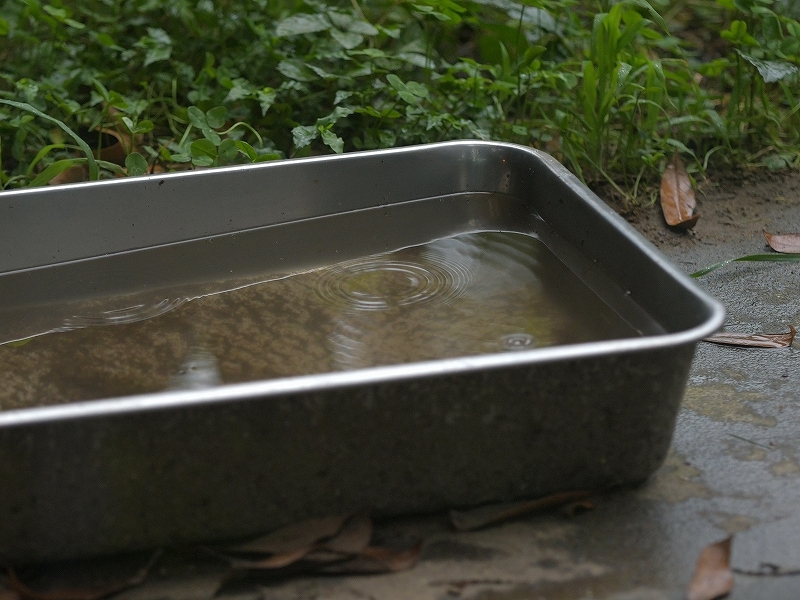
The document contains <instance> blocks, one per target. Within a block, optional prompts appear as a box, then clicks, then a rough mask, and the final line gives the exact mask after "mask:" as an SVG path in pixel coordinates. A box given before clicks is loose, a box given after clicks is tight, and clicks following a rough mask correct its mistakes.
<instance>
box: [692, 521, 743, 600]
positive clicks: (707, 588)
mask: <svg viewBox="0 0 800 600" xmlns="http://www.w3.org/2000/svg"><path fill="white" fill-rule="evenodd" d="M732 541H733V538H732V537H729V538H726V539H724V540H722V541H720V542H716V543H714V544H709V545H708V546H706V547H705V548H703V550H702V551H701V552H700V556H699V557H698V558H697V564H696V565H695V568H694V575H693V576H692V580H691V582H689V589H688V590H687V591H686V600H714V599H715V598H722V597H723V596H726V595H728V594H729V593H730V592H731V590H733V572H732V571H731V567H730V560H731V542H732Z"/></svg>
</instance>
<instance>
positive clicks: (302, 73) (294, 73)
mask: <svg viewBox="0 0 800 600" xmlns="http://www.w3.org/2000/svg"><path fill="white" fill-rule="evenodd" d="M278 72H279V73H280V74H281V75H283V76H284V77H288V78H289V79H294V80H295V81H315V80H316V79H318V77H317V76H316V74H315V73H314V72H313V71H311V70H310V69H309V68H308V67H307V66H306V65H305V64H304V63H303V62H302V61H299V60H294V59H292V60H282V61H281V62H280V63H278Z"/></svg>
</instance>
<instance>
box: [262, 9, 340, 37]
mask: <svg viewBox="0 0 800 600" xmlns="http://www.w3.org/2000/svg"><path fill="white" fill-rule="evenodd" d="M330 26H331V24H330V23H329V22H328V20H327V19H325V18H324V17H323V16H321V15H312V14H307V13H299V14H296V15H292V16H290V17H287V18H285V19H284V20H283V21H280V22H279V23H278V25H277V27H276V28H275V34H276V35H277V36H278V37H288V36H292V35H300V34H303V33H315V32H317V31H325V30H326V29H329V28H330Z"/></svg>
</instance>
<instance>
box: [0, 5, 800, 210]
mask: <svg viewBox="0 0 800 600" xmlns="http://www.w3.org/2000/svg"><path fill="white" fill-rule="evenodd" d="M785 4H786V2H785V0H683V1H682V2H680V3H676V2H672V1H669V0H652V3H648V1H647V0H619V1H612V0H598V1H594V0H446V1H444V2H442V1H439V0H437V1H435V2H434V1H433V0H414V1H410V0H369V1H367V0H362V1H361V2H359V1H357V0H338V1H337V0H328V1H325V0H304V1H301V0H275V1H273V0H269V1H268V0H250V1H249V2H245V1H244V0H219V1H218V2H212V0H200V1H199V2H194V1H192V2H189V1H188V0H165V1H162V0H159V1H156V0H128V1H126V2H123V1H122V0H84V1H81V2H78V1H77V0H0V15H2V17H0V158H2V163H1V165H2V166H1V168H0V186H1V187H2V188H12V187H21V186H27V185H39V184H43V183H46V182H47V181H48V180H49V179H50V178H52V177H54V176H56V175H58V174H59V173H60V172H62V171H63V170H65V169H67V168H69V167H74V166H82V165H85V166H86V167H87V169H88V176H89V177H91V178H95V177H97V176H99V177H110V176H115V175H119V174H121V173H125V172H127V173H128V174H142V173H145V172H152V171H158V170H171V169H177V168H202V167H213V166H218V165H228V164H236V163H243V162H257V161H262V160H274V159H278V158H284V157H292V156H306V155H309V154H312V153H313V154H317V153H323V152H343V151H348V150H357V149H371V148H385V147H390V146H395V145H405V144H413V143H427V142H434V141H440V140H446V139H455V138H480V139H498V140H507V141H512V142H516V143H521V144H527V145H531V146H535V147H538V148H542V149H545V150H547V151H549V152H551V153H552V154H554V155H555V156H556V157H557V158H559V159H560V160H562V161H563V162H564V163H565V164H566V165H567V166H569V167H570V168H571V169H572V170H573V171H574V172H576V173H577V174H578V175H579V176H580V177H582V178H583V179H584V180H585V181H587V182H590V183H591V182H593V181H601V180H604V181H607V182H610V183H611V184H612V185H614V186H616V187H617V189H618V191H620V192H621V193H623V194H625V195H629V196H636V194H637V192H638V190H639V189H640V185H641V184H642V182H647V181H652V180H654V179H656V178H657V176H658V173H659V171H660V169H661V168H662V167H663V164H664V161H665V157H667V156H669V155H671V154H672V152H673V151H674V150H675V149H678V150H679V151H680V152H681V153H682V154H683V155H684V157H685V158H687V159H690V162H692V164H693V167H692V168H693V169H694V170H695V171H697V170H703V169H705V168H707V167H709V166H717V165H721V164H728V165H732V164H752V165H758V166H764V167H769V168H776V169H777V168H784V167H787V166H794V165H796V164H797V163H798V161H800V88H799V87H798V80H799V77H800V75H799V73H800V23H798V21H797V18H798V15H797V14H792V13H791V11H789V10H788V9H787V8H786V6H784V5H785ZM789 4H791V3H789ZM109 136H113V137H109ZM110 142H119V143H121V145H122V147H123V150H124V152H123V155H122V156H121V157H119V158H113V159H112V158H109V157H107V156H106V154H105V153H104V149H105V147H106V146H107V145H108V143H110Z"/></svg>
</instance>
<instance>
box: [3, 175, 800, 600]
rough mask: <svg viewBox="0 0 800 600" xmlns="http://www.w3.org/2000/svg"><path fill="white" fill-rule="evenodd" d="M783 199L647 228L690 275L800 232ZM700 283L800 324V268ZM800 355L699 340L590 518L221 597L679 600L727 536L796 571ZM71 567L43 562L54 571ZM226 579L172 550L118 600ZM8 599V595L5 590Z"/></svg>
mask: <svg viewBox="0 0 800 600" xmlns="http://www.w3.org/2000/svg"><path fill="white" fill-rule="evenodd" d="M742 193H744V194H745V196H746V190H744V191H740V194H739V195H740V196H741V194H742ZM792 193H793V194H794V195H793V196H792V197H789V196H788V195H787V196H780V197H777V196H776V195H775V194H774V193H773V194H772V196H775V197H772V198H767V199H766V200H765V201H764V202H761V203H760V204H758V203H757V204H756V205H755V206H756V208H755V209H754V208H752V207H751V204H752V203H751V204H747V203H746V202H745V203H744V204H742V202H744V201H742V202H739V203H738V204H737V203H736V202H735V201H734V200H732V199H726V198H721V199H720V198H717V199H716V201H717V203H716V204H712V203H711V201H710V200H709V201H707V203H706V206H705V210H706V211H707V213H706V215H705V217H704V219H701V221H700V223H699V224H698V227H697V230H696V231H695V232H694V233H691V234H688V235H686V234H678V233H675V232H670V231H667V230H666V228H662V229H663V230H662V229H659V227H660V225H658V226H656V227H643V228H642V229H643V230H646V231H647V233H648V235H649V236H650V237H651V238H652V239H653V240H654V241H655V242H656V243H657V244H658V245H659V246H661V248H662V249H663V250H664V251H665V252H666V253H667V254H668V255H669V256H670V257H671V258H672V259H673V260H674V261H676V262H677V263H678V264H679V265H681V266H682V267H683V268H685V270H686V271H687V272H691V271H694V270H695V269H697V268H699V267H702V266H705V265H708V264H711V263H713V262H716V261H718V260H721V259H724V258H730V257H734V256H740V255H743V254H753V253H759V252H763V251H765V247H764V242H763V238H761V237H759V235H758V232H759V231H760V229H761V228H766V229H769V230H770V231H773V232H778V233H789V232H798V231H800V194H797V193H796V192H795V191H793V192H792ZM776 198H777V199H776ZM745 199H746V198H745ZM762 200H763V198H762ZM702 203H703V202H702V199H701V209H703V206H702ZM740 204H741V205H742V206H745V207H750V208H747V211H749V212H747V214H745V215H744V217H742V216H741V215H738V213H737V211H739V210H740V208H741V207H740ZM726 211H727V212H726ZM728 213H730V214H731V215H736V218H738V220H739V221H741V220H742V219H748V220H749V221H748V223H749V225H748V226H746V227H743V226H741V224H739V225H736V224H735V223H734V224H733V225H730V226H729V225H726V224H725V219H724V218H721V217H720V215H723V216H724V215H725V214H728ZM680 236H683V237H680ZM700 284H701V285H702V286H704V287H705V288H706V289H708V290H709V291H710V292H711V293H712V294H713V295H714V296H716V297H717V298H719V299H720V300H721V301H722V302H723V303H724V304H725V305H726V307H727V310H728V320H727V326H726V327H727V330H729V331H746V332H751V333H756V332H762V333H764V332H766V333H778V332H783V331H786V330H787V329H788V324H789V323H792V324H794V325H795V326H800V264H794V265H793V264H790V263H788V264H772V263H739V264H734V265H730V266H728V267H726V268H724V269H721V270H719V271H717V272H715V273H712V274H710V275H708V276H707V277H705V278H704V279H702V280H700ZM798 349H800V341H796V342H795V345H794V348H790V349H777V350H758V349H737V348H727V347H721V346H715V345H712V344H707V343H703V344H700V346H699V348H698V351H697V356H696V359H695V363H694V366H693V369H692V372H691V377H690V380H689V385H688V387H687V390H686V396H685V400H684V405H683V409H682V411H681V413H680V416H679V419H678V423H677V428H676V432H675V437H674V441H673V445H672V450H671V451H670V454H669V456H668V458H667V460H666V462H665V464H664V465H663V467H662V468H661V469H660V470H659V471H658V472H657V473H656V474H655V475H654V476H653V477H652V478H651V479H650V480H649V481H648V482H647V483H646V484H645V485H643V486H642V487H639V488H637V489H628V490H619V491H617V492H615V493H612V494H608V495H605V496H602V497H599V498H597V499H596V507H595V508H594V509H593V510H590V511H588V512H585V513H582V514H580V515H577V516H574V517H571V518H567V517H565V516H562V515H561V514H559V513H557V512H556V513H550V514H545V515H539V516H533V517H529V518H525V519H522V520H519V521H516V522H511V523H507V524H505V525H501V526H498V527H494V528H489V529H486V530H483V531H478V532H471V533H454V532H453V531H452V530H451V529H450V528H449V526H448V524H447V520H446V517H445V516H444V515H433V516H426V517H419V518H409V519H404V520H398V521H393V522H391V523H384V524H382V526H381V528H380V531H379V535H380V536H381V537H382V538H383V539H385V540H388V541H390V542H403V541H413V540H415V539H419V538H423V539H424V540H425V545H424V549H423V552H422V555H421V557H420V561H419V563H418V564H417V565H416V567H414V568H413V569H410V570H408V571H404V572H401V573H397V574H392V575H381V576H369V577H336V578H334V577H300V578H295V579H290V580H286V581H282V582H275V581H272V582H270V581H267V580H263V579H262V580H248V581H242V582H240V583H238V584H235V585H229V586H226V587H225V588H223V590H222V592H221V597H222V598H226V599H229V600H234V599H235V600H312V599H314V600H316V599H319V600H323V599H325V600H334V599H336V600H351V599H352V600H357V599H358V600H361V599H374V600H394V599H397V600H400V599H402V600H408V599H414V600H441V599H445V598H464V599H472V600H535V599H547V600H556V599H558V600H561V599H564V600H566V599H584V598H594V599H600V598H602V599H609V600H611V599H614V600H635V599H642V600H662V599H664V600H666V599H675V600H677V599H679V598H683V597H684V594H685V590H686V585H687V583H688V581H689V580H690V578H691V575H692V572H693V569H694V564H695V560H696V558H697V556H698V553H699V552H700V550H701V549H702V548H703V547H704V546H706V545H707V544H709V543H711V542H715V541H717V540H720V539H723V538H725V537H727V536H729V535H733V536H734V542H733V558H732V563H733V566H734V567H735V568H736V569H738V570H739V571H745V572H751V573H759V572H760V573H768V572H770V571H772V572H774V571H776V570H777V571H779V572H781V571H789V572H796V571H799V570H800V359H798ZM139 560H140V559H139V558H138V557H137V558H136V559H131V562H130V563H129V564H138V563H137V561H139ZM762 563H763V564H762ZM764 564H768V565H774V567H766V566H764ZM76 568H79V567H76V566H75V565H71V566H66V567H65V566H62V567H55V566H53V567H49V569H50V571H51V575H53V574H55V573H56V571H57V570H59V569H62V570H63V569H66V570H67V571H69V570H73V571H74V570H75V569H76ZM80 568H83V567H80ZM222 572H223V565H222V564H221V563H219V562H217V561H215V560H214V559H212V558H209V557H208V556H206V555H203V554H202V553H200V552H198V551H197V550H193V549H188V550H187V549H183V550H182V549H178V550H170V551H167V553H166V554H165V556H164V557H163V559H162V560H161V562H160V563H159V566H157V567H156V568H155V569H154V570H153V572H152V573H151V575H150V577H149V578H148V580H147V582H146V583H145V584H144V585H142V586H140V587H137V588H135V589H132V590H129V591H126V592H124V593H122V594H121V595H119V596H118V598H125V599H126V600H184V599H187V600H188V599H191V600H200V599H204V598H210V597H211V596H212V595H213V594H215V593H216V592H217V588H218V586H219V581H220V577H221V574H222ZM1 589H2V588H0V590H1ZM2 594H4V593H3V592H2V591H0V597H2V598H3V600H6V595H8V597H9V598H11V597H13V595H9V594H6V595H2ZM730 598H731V599H733V600H745V599H746V600H782V599H786V600H790V599H797V598H800V575H775V574H768V575H763V574H762V575H757V574H750V575H748V574H743V573H741V572H739V573H737V574H736V575H735V587H734V591H733V593H732V594H731V595H730Z"/></svg>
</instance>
